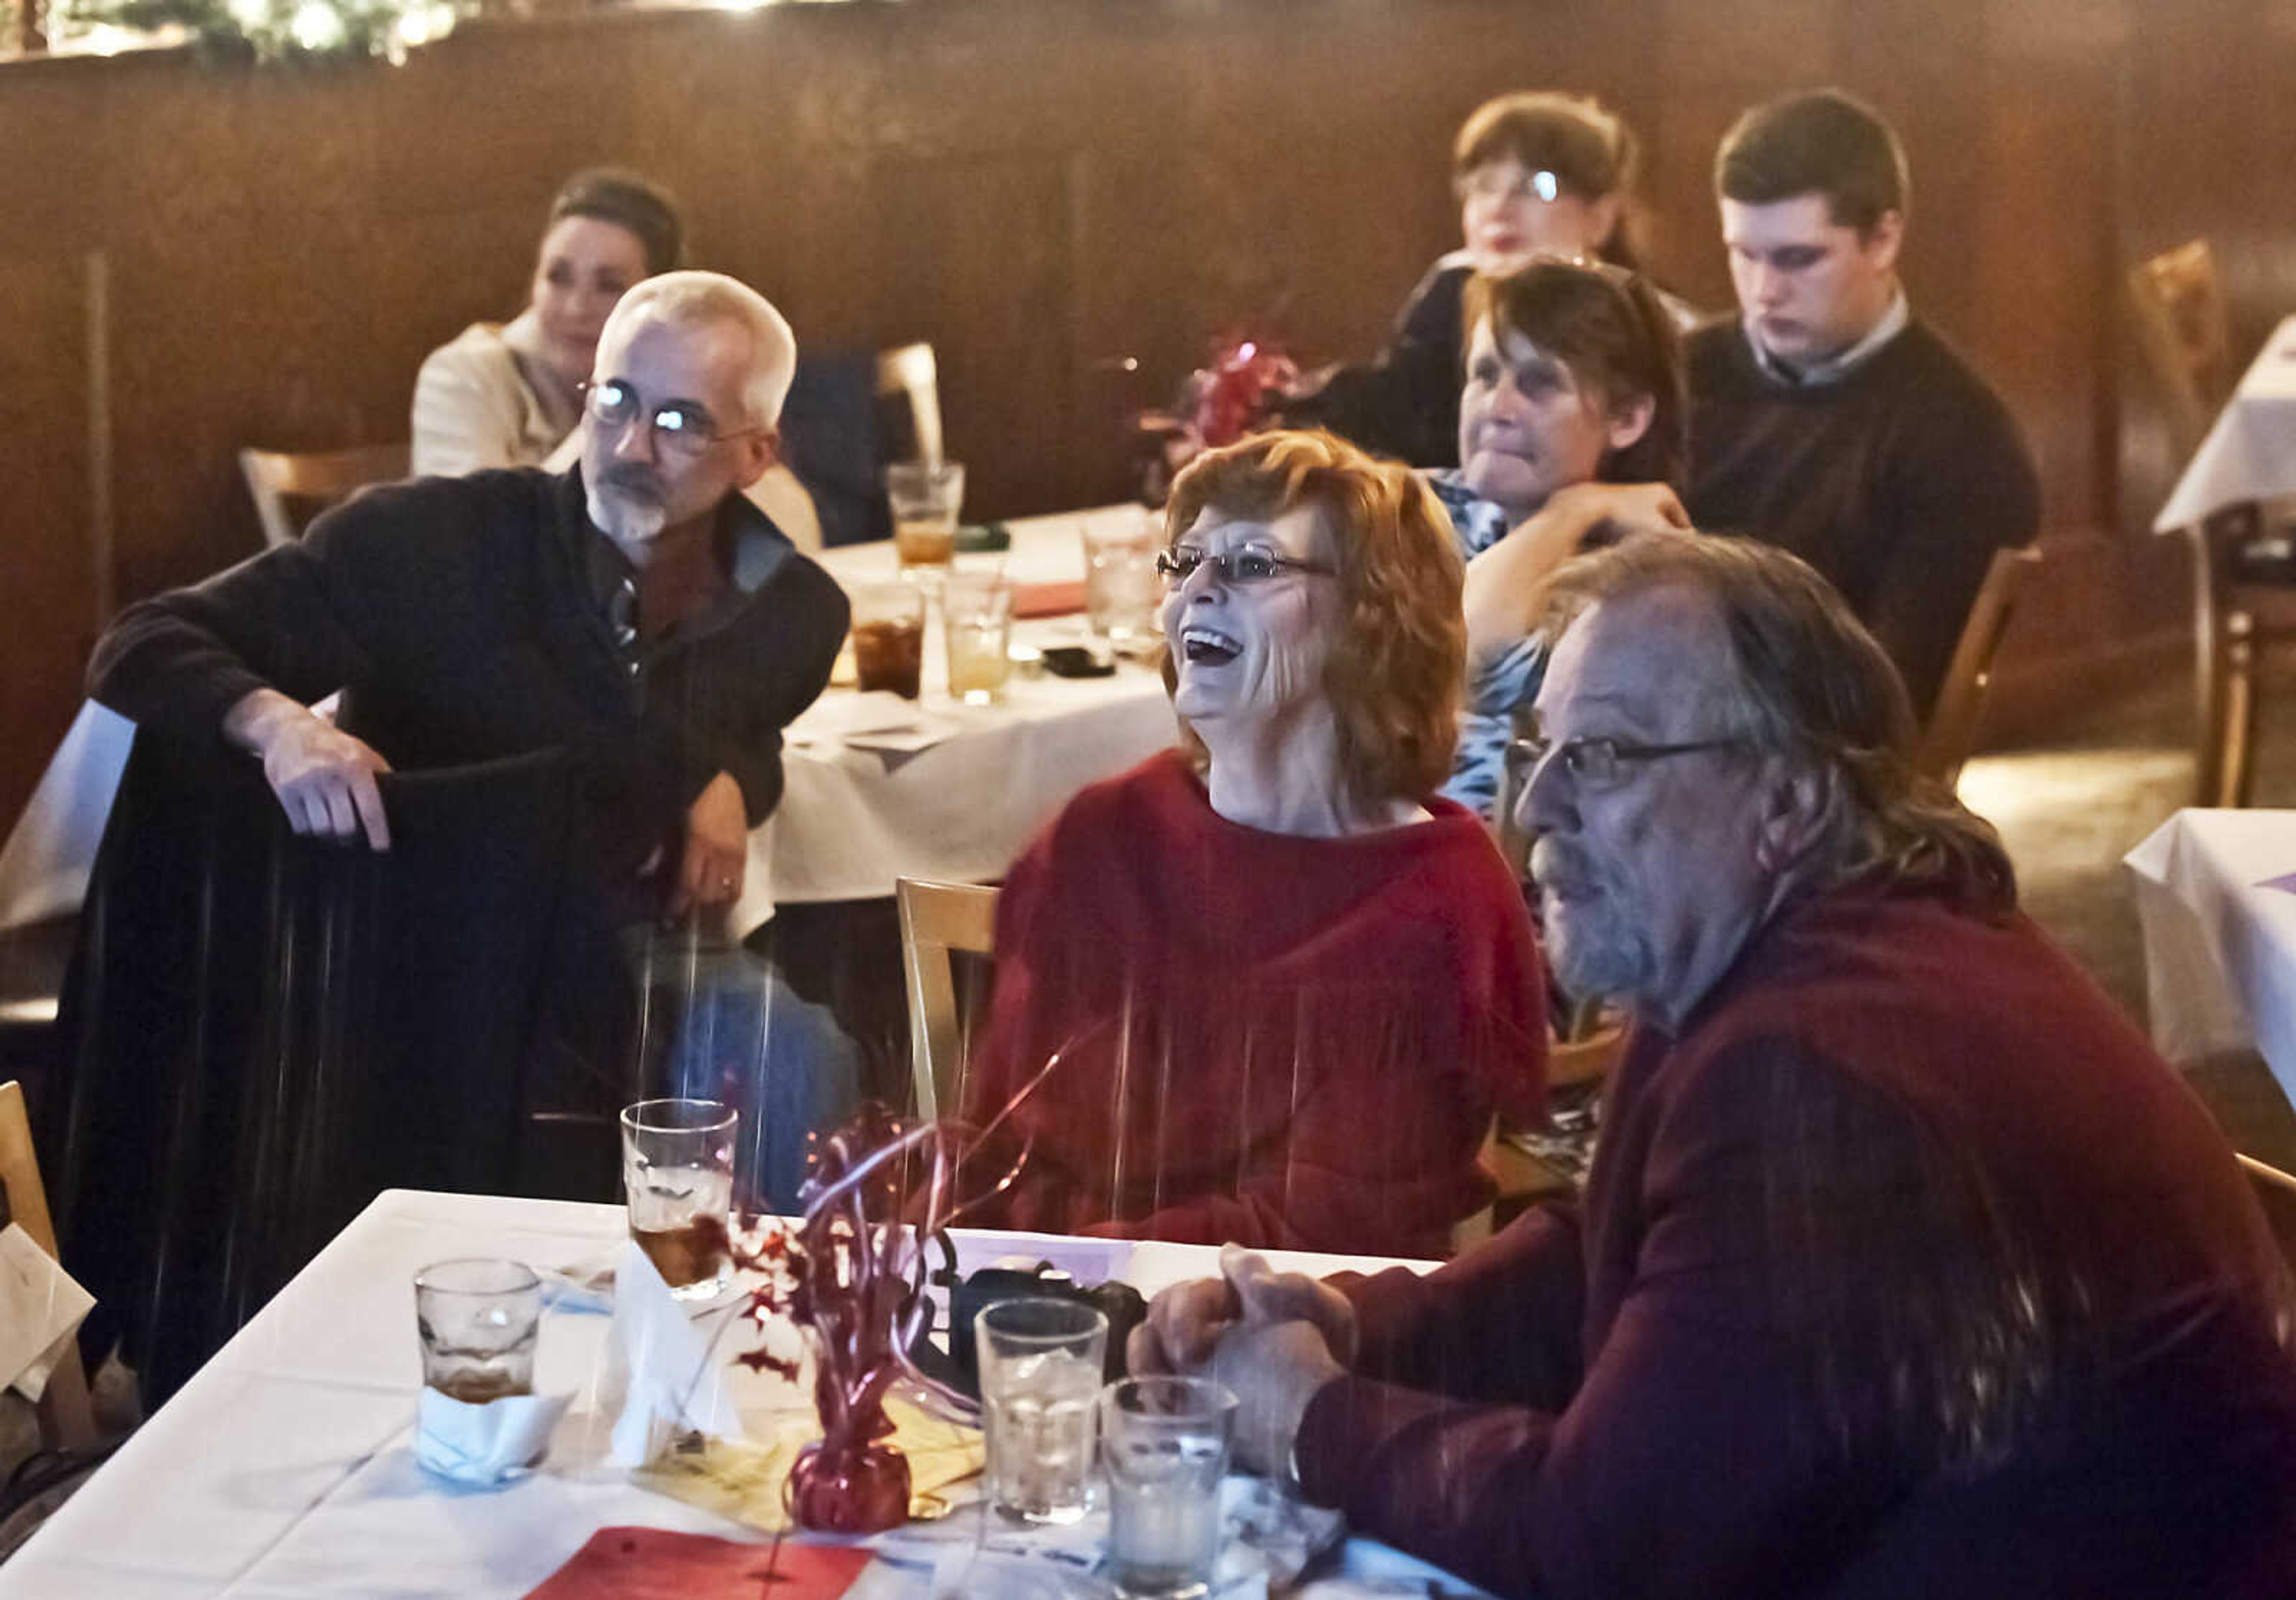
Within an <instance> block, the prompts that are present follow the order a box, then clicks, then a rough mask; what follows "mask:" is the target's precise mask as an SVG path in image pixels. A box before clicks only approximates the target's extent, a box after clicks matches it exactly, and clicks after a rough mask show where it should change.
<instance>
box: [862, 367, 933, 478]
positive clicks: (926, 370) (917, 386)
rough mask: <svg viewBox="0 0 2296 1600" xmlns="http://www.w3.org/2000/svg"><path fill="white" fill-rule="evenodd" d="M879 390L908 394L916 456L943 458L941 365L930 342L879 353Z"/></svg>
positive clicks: (882, 393) (885, 393)
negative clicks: (935, 358)
mask: <svg viewBox="0 0 2296 1600" xmlns="http://www.w3.org/2000/svg"><path fill="white" fill-rule="evenodd" d="M877 393H878V396H879V398H889V397H891V396H894V395H901V396H905V397H906V398H907V400H908V403H909V421H910V425H911V427H912V428H913V429H914V433H915V438H916V459H917V460H919V461H925V462H934V463H938V462H939V461H940V460H941V459H942V455H941V451H942V439H941V431H940V365H939V363H938V362H937V361H935V360H934V359H933V348H932V346H931V345H929V344H905V345H901V346H899V347H898V348H897V349H890V350H887V351H885V352H883V353H882V354H881V355H880V356H879V357H877Z"/></svg>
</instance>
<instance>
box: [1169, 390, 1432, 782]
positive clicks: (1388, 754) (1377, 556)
mask: <svg viewBox="0 0 2296 1600" xmlns="http://www.w3.org/2000/svg"><path fill="white" fill-rule="evenodd" d="M1302 505H1312V506H1314V507H1315V508H1316V511H1317V512H1318V513H1320V514H1321V515H1322V517H1323V521H1324V527H1326V528H1327V529H1330V530H1331V535H1332V546H1333V550H1334V551H1335V552H1336V554H1337V556H1338V564H1339V583H1340V597H1341V616H1340V627H1339V636H1338V637H1337V638H1335V639H1333V641H1332V650H1331V655H1330V659H1329V661H1328V662H1327V663H1326V665H1325V667H1324V693H1326V695H1328V696H1329V698H1330V700H1331V702H1332V710H1333V714H1334V716H1335V718H1337V721H1338V724H1339V749H1340V766H1341V783H1342V784H1344V786H1345V787H1346V789H1347V792H1348V793H1349V797H1350V798H1351V799H1352V800H1355V801H1356V802H1357V804H1359V805H1364V806H1371V805H1375V804H1379V803H1382V802H1384V801H1388V800H1419V799H1422V798H1423V797H1425V796H1427V795H1429V794H1431V793H1433V792H1435V790H1436V789H1437V788H1438V787H1439V786H1440V785H1441V784H1442V783H1443V780H1444V779H1446V778H1447V777H1448V776H1449V775H1450V773H1451V754H1452V750H1453V747H1454V746H1455V745H1456V743H1457V740H1458V710H1459V702H1460V696H1461V692H1462V685H1464V682H1465V678H1466V661H1467V630H1466V624H1465V622H1464V619H1463V617H1462V612H1461V610H1460V599H1459V595H1460V587H1461V585H1462V584H1463V583H1464V577H1465V568H1464V564H1463V563H1462V562H1461V559H1460V556H1459V552H1458V545H1457V542H1456V539H1455V538H1454V537H1453V536H1452V532H1451V523H1450V519H1449V518H1448V517H1447V515H1446V514H1445V513H1444V511H1443V506H1442V503H1441V502H1440V501H1439V500H1438V499H1436V497H1435V495H1434V492H1433V491H1432V490H1431V489H1430V488H1428V487H1427V485H1426V484H1425V483H1424V482H1423V480H1421V479H1420V478H1419V476H1418V475H1417V474H1416V473H1415V472H1412V471H1411V469H1410V468H1408V467H1406V466H1403V465H1401V464H1398V463H1395V462H1389V461H1376V460H1374V459H1373V458H1372V457H1371V456H1369V455H1365V453H1364V452H1363V451H1361V450H1359V449H1357V448H1356V447H1355V446H1353V445H1351V444H1349V443H1348V442H1347V441H1346V440H1344V439H1340V438H1338V437H1336V436H1335V435H1333V434H1330V433H1326V432H1324V431H1321V430H1316V431H1309V432H1276V433H1262V434H1258V435H1255V436H1254V437H1252V438H1250V439H1243V440H1241V441H1239V442H1238V443H1235V444H1233V445H1229V446H1227V447H1225V448H1222V449H1218V450H1208V451H1206V452H1205V453H1204V454H1203V455H1199V456H1198V457H1196V459H1195V460H1194V461H1193V462H1192V463H1191V464H1189V466H1188V468H1187V470H1186V471H1185V472H1182V473H1181V474H1180V476H1179V477H1178V479H1177V480H1175V481H1174V483H1173V485H1172V496H1171V500H1170V502H1169V505H1167V507H1166V509H1165V514H1164V542H1165V544H1166V545H1167V546H1171V545H1175V544H1177V543H1178V542H1179V540H1180V537H1181V536H1182V535H1184V534H1185V533H1186V532H1187V531H1188V530H1189V529H1191V528H1193V527H1194V526H1195V524H1196V521H1197V520H1198V519H1199V518H1200V517H1201V516H1202V515H1203V514H1204V513H1207V512H1210V513H1216V514H1217V515H1218V516H1219V517H1222V518H1235V517H1246V518H1250V519H1251V520H1253V521H1272V520H1273V519H1275V518H1276V517H1279V516H1282V515H1283V514H1284V513H1286V512H1290V511H1293V510H1296V509H1297V508H1299V507H1300V506H1302ZM1175 681H1176V675H1175V671H1174V668H1173V665H1172V662H1171V660H1170V658H1169V655H1168V656H1167V658H1166V661H1165V665H1164V682H1165V685H1166V687H1167V688H1169V687H1171V686H1172V685H1174V683H1175ZM1181 734H1182V740H1183V743H1185V745H1186V747H1187V748H1188V750H1189V751H1190V752H1191V753H1192V754H1193V756H1194V757H1195V759H1197V761H1198V762H1199V763H1201V762H1202V761H1204V760H1205V759H1207V757H1206V755H1205V752H1204V748H1203V745H1202V743H1201V741H1199V740H1198V739H1197V738H1196V736H1195V734H1194V733H1193V730H1191V729H1189V728H1188V727H1187V726H1186V725H1185V723H1183V724H1182V727H1181Z"/></svg>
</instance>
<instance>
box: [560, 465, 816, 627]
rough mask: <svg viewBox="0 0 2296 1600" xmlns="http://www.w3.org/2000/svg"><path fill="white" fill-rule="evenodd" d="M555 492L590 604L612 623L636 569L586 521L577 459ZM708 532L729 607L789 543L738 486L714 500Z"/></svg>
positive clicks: (632, 587)
mask: <svg viewBox="0 0 2296 1600" xmlns="http://www.w3.org/2000/svg"><path fill="white" fill-rule="evenodd" d="M560 492H561V494H562V495H563V496H566V499H565V500H564V501H562V504H570V506H571V509H572V515H571V516H570V518H569V519H568V531H569V533H570V535H571V536H572V537H573V538H574V540H575V541H576V542H577V543H578V546H579V549H578V552H577V559H578V561H579V562H580V563H581V568H582V575H583V579H584V583H585V587H586V589H587V590H588V593H589V595H590V600H591V603H592V604H593V605H594V606H595V607H596V608H597V609H598V611H599V612H600V613H601V614H602V615H603V616H605V617H606V618H607V619H608V620H609V622H610V623H616V621H617V619H618V618H619V617H620V616H621V615H622V613H623V612H624V611H625V610H626V608H628V607H630V606H631V605H633V604H634V603H635V596H636V592H637V587H636V586H637V569H636V568H635V567H634V566H632V565H631V564H630V559H629V557H627V555H624V554H622V551H621V547H620V546H618V545H616V544H615V543H614V541H613V540H611V539H610V538H608V537H606V535H605V530H604V529H601V528H600V527H599V526H598V525H597V524H596V523H595V522H593V521H591V520H590V510H589V500H588V497H587V496H586V494H585V493H584V490H583V485H582V465H581V463H580V462H576V463H575V464H574V465H573V466H571V467H570V468H568V469H567V471H566V472H565V475H564V477H563V479H562V483H561V488H560ZM710 537H711V539H712V542H713V543H714V544H715V546H716V548H717V560H718V563H719V569H720V570H722V571H724V572H725V573H726V576H727V577H728V578H730V579H732V592H731V594H730V595H728V600H729V602H730V603H732V604H734V605H735V606H738V605H739V604H740V603H742V602H744V601H746V600H747V599H748V598H749V597H750V595H754V594H756V593H757V592H758V589H759V588H761V587H764V585H765V582H766V579H767V578H770V577H772V576H773V573H774V570H775V568H777V567H779V566H780V565H781V564H782V562H783V560H784V559H786V558H787V557H788V555H789V554H790V553H791V550H793V549H794V548H795V546H792V545H791V543H790V541H789V536H788V535H787V534H784V533H783V531H782V530H781V529H779V528H776V527H775V525H774V522H773V519H771V518H770V517H768V516H767V515H766V513H764V512H762V511H759V510H758V507H757V506H756V505H754V504H753V503H751V501H750V497H749V496H747V495H744V494H742V493H741V492H740V491H739V490H735V491H734V492H732V493H730V494H728V495H727V496H726V498H725V499H724V500H722V501H720V502H718V505H717V524H716V526H715V528H714V529H712V531H711V536H710Z"/></svg>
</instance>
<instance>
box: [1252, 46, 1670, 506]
mask: <svg viewBox="0 0 2296 1600" xmlns="http://www.w3.org/2000/svg"><path fill="white" fill-rule="evenodd" d="M1638 161H1639V154H1638V148H1637V145H1636V140H1635V135H1634V132H1633V130H1632V129H1631V128H1629V127H1627V125H1626V124H1625V123H1624V122H1623V121H1621V120H1620V119H1619V117H1618V115H1617V114H1616V113H1615V112H1612V111H1608V110H1606V109H1605V108H1604V107H1603V106H1602V105H1601V104H1599V103H1596V102H1595V101H1594V100H1592V99H1589V98H1587V97H1585V96H1583V95H1578V94H1559V93H1554V92H1551V91H1539V92H1535V93H1526V94H1503V95H1501V96H1500V97H1499V98H1497V99H1496V100H1490V101H1486V102H1485V103H1483V104H1482V105H1480V106H1478V107H1477V108H1476V109H1475V111H1474V114H1473V115H1472V116H1471V117H1469V118H1468V119H1467V120H1466V122H1465V124H1464V126H1463V127H1461V128H1460V129H1459V135H1458V138H1457V140H1456V143H1455V144H1454V145H1453V149H1452V158H1451V184H1452V188H1453V190H1454V192H1455V193H1456V194H1457V196H1458V199H1459V232H1460V234H1461V236H1462V239H1463V241H1464V243H1463V245H1462V248H1460V249H1458V250H1453V251H1452V252H1451V253H1450V254H1449V255H1447V256H1445V257H1443V258H1441V259H1440V260H1439V261H1437V262H1436V263H1435V265H1434V266H1433V267H1431V268H1429V269H1428V273H1427V275H1426V276H1425V277H1423V278H1422V279H1421V280H1420V282H1419V286H1418V287H1417V288H1416V289H1415V290H1413V291H1412V292H1411V298H1410V299H1408V300H1407V301H1406V302H1405V303H1404V308H1403V310H1402V313H1401V314H1400V315H1399V316H1398V317H1397V318H1396V324H1395V335H1394V339H1393V341H1392V342H1391V343H1390V345H1389V346H1388V349H1387V350H1386V352H1385V353H1384V354H1383V355H1382V356H1381V357H1380V358H1379V359H1378V360H1377V361H1376V362H1374V363H1373V364H1372V365H1368V366H1342V367H1340V368H1338V369H1337V370H1335V371H1333V373H1330V374H1329V376H1328V377H1326V378H1324V379H1323V380H1322V381H1321V382H1320V383H1319V384H1318V385H1317V386H1316V387H1315V388H1313V389H1312V390H1308V391H1307V392H1305V393H1302V394H1300V395H1299V396H1296V397H1294V398H1292V399H1291V400H1288V401H1287V402H1285V404H1284V406H1283V417H1284V421H1285V423H1287V424H1290V425H1293V426H1308V425H1314V426H1321V427H1325V428H1329V429H1331V430H1332V431H1334V432H1336V433H1340V434H1342V435H1344V436H1345V437H1347V438H1348V439H1351V440H1353V441H1354V442H1355V443H1357V444H1358V445H1361V446H1362V447H1364V448H1365V449H1366V450H1370V451H1372V452H1374V454H1377V455H1394V456H1398V457H1400V458H1401V459H1403V460H1405V461H1407V462H1409V463H1411V464H1413V465H1414V466H1424V467H1441V466H1451V465H1454V464H1456V462H1457V460H1458V456H1457V455H1456V447H1457V443H1458V429H1459V411H1458V406H1459V374H1460V370H1461V356H1462V345H1463V341H1464V332H1465V330H1464V321H1463V314H1464V305H1463V301H1464V294H1465V290H1466V285H1467V280H1468V279H1469V278H1471V277H1472V276H1473V275H1475V274H1476V273H1478V272H1486V273H1505V272H1510V271H1512V270H1513V269H1514V268H1516V267H1521V266H1522V265H1523V264H1524V263H1525V262H1526V261H1529V259H1531V258H1533V257H1535V256H1562V257H1585V258H1589V259H1599V260H1603V261H1609V262H1611V263H1613V264H1615V265H1618V266H1621V267H1639V265H1640V262H1639V260H1638V258H1637V256H1636V249H1635V243H1634V232H1635V218H1634V215H1633V193H1634V185H1635V176H1636V167H1637V163H1638ZM1669 308H1670V309H1671V310H1672V311H1673V314H1674V316H1675V318H1676V320H1677V323H1678V324H1682V325H1685V326H1686V325H1687V323H1688V318H1689V313H1688V310H1687V308H1681V307H1678V306H1676V305H1674V303H1673V302H1669Z"/></svg>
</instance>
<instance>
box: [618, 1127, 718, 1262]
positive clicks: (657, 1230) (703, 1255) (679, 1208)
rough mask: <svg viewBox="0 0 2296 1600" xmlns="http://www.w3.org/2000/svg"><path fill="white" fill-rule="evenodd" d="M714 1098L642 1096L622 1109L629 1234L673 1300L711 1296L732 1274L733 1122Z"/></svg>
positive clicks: (623, 1178)
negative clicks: (729, 1230) (729, 1220)
mask: <svg viewBox="0 0 2296 1600" xmlns="http://www.w3.org/2000/svg"><path fill="white" fill-rule="evenodd" d="M740 1120H741V1113H740V1112H736V1111H734V1108H733V1107H731V1106H729V1105H726V1104H724V1103H723V1102H722V1101H717V1100H641V1101H639V1102H638V1103H637V1104H635V1105H632V1106H627V1107H626V1108H624V1110H623V1112H622V1186H623V1188H624V1190H625V1191H626V1192H627V1196H628V1200H629V1210H630V1237H631V1238H632V1239H633V1240H635V1242H636V1243H637V1246H638V1248H639V1249H640V1250H643V1251H645V1253H646V1259H648V1260H650V1261H652V1263H653V1264H654V1269H655V1270H656V1271H658V1272H660V1274H661V1281H662V1282H663V1283H665V1284H668V1285H669V1289H670V1292H671V1293H673V1294H675V1295H676V1296H677V1298H678V1299H680V1300H714V1299H716V1298H717V1295H718V1294H719V1293H720V1292H723V1291H724V1290H725V1288H726V1285H727V1284H729V1283H731V1282H732V1281H733V1276H734V1264H733V1261H732V1259H731V1258H730V1257H729V1256H728V1254H727V1253H726V1244H727V1235H726V1227H727V1218H728V1217H729V1216H730V1214H731V1213H732V1211H733V1209H734V1127H735V1125H736V1124H737V1123H738V1122H740Z"/></svg>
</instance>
